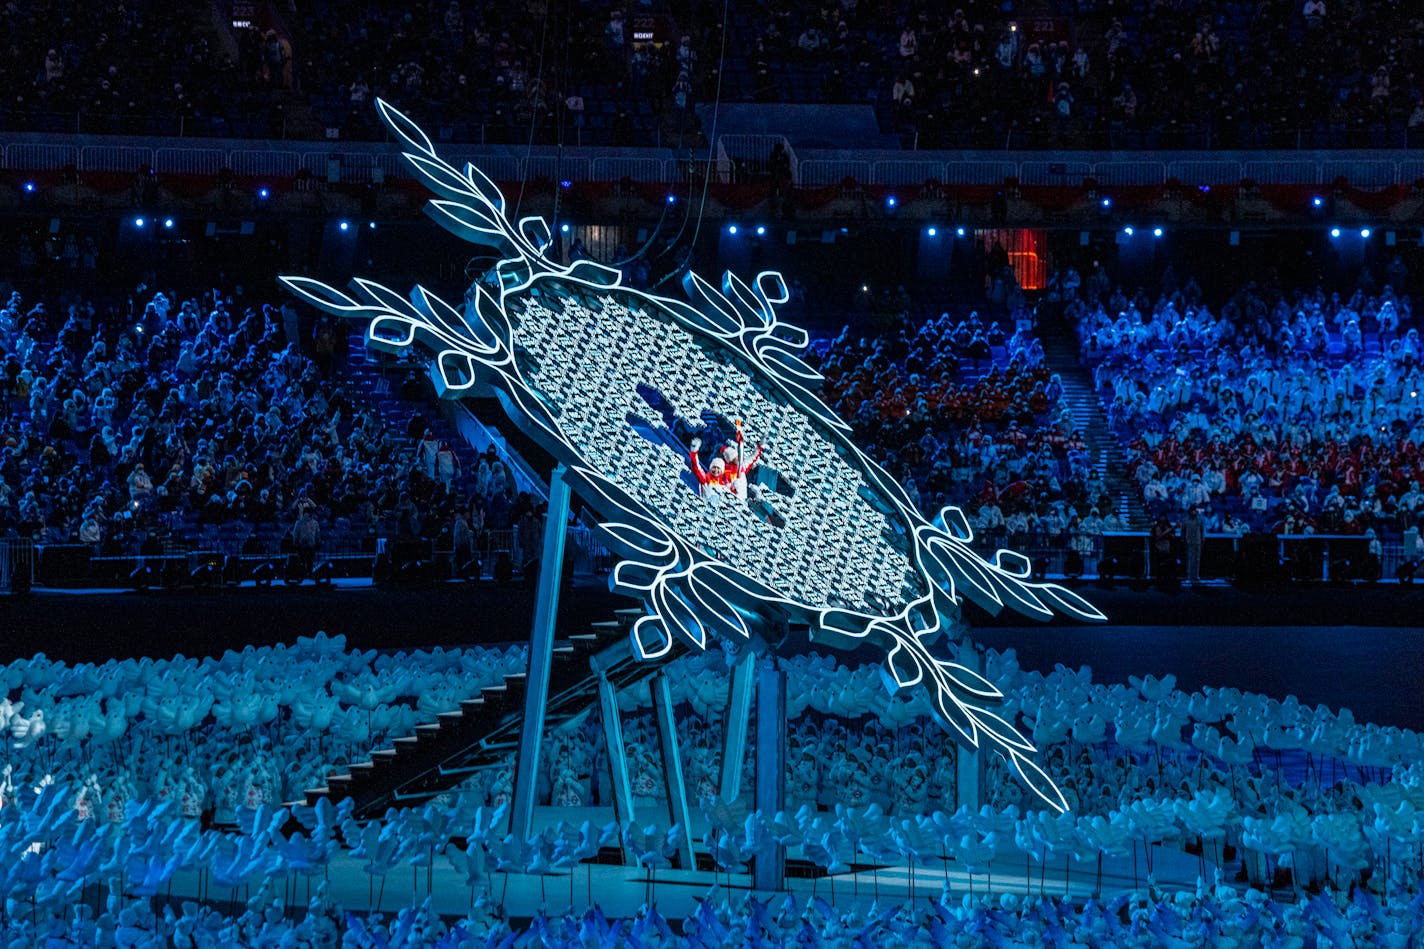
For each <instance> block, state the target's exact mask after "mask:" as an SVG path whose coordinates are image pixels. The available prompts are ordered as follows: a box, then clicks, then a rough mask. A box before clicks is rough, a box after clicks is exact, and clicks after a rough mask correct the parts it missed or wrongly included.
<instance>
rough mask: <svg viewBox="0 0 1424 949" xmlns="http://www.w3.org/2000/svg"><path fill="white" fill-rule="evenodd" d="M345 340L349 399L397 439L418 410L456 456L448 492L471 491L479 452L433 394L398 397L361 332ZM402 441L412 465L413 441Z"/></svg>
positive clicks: (379, 358)
mask: <svg viewBox="0 0 1424 949" xmlns="http://www.w3.org/2000/svg"><path fill="white" fill-rule="evenodd" d="M348 342H349V347H348V352H349V354H350V355H349V356H348V357H347V361H346V369H345V372H344V373H343V374H342V376H341V379H342V381H344V382H346V383H347V384H348V385H349V386H350V388H351V389H352V390H353V394H354V395H355V396H356V397H355V398H353V399H352V402H354V403H356V404H357V405H358V406H363V407H365V408H369V409H370V410H372V411H373V412H375V413H376V415H377V417H378V418H380V420H381V422H382V423H384V424H385V425H386V426H387V427H388V428H389V429H391V430H393V431H395V432H398V433H399V437H400V438H401V439H405V429H406V424H407V423H408V422H409V421H410V417H411V414H412V413H414V412H416V411H419V412H420V414H421V416H422V417H423V418H424V419H425V424H426V425H427V426H428V427H429V428H430V430H431V431H433V432H434V433H435V437H436V438H437V439H438V440H440V441H444V442H448V443H449V445H450V447H451V448H453V449H454V450H455V456H456V457H457V458H459V459H460V473H459V475H458V476H457V477H456V478H455V480H454V482H453V483H452V484H451V492H452V493H453V494H454V495H455V496H456V497H469V496H470V495H471V494H473V493H474V486H475V469H476V468H477V467H478V465H479V455H478V454H477V453H476V452H475V450H474V449H473V448H472V447H470V445H469V443H468V442H466V441H465V439H464V438H462V437H461V436H460V433H459V432H457V431H456V430H455V427H454V426H453V425H451V424H450V423H449V422H448V421H446V420H445V418H444V416H442V415H441V414H440V411H439V407H438V406H437V405H435V404H434V401H435V399H434V396H433V395H431V396H429V397H428V398H426V399H423V400H421V401H420V402H409V401H404V400H402V399H401V398H400V395H399V394H398V392H397V391H396V387H395V385H393V384H392V381H391V379H389V378H387V374H386V373H385V372H383V370H384V369H385V367H384V366H383V365H382V360H383V358H385V357H384V356H383V355H382V354H381V353H378V352H375V351H373V350H371V349H368V348H367V346H366V337H365V335H364V334H363V333H352V334H350V337H349V340H348ZM426 391H429V386H428V384H427V386H426ZM406 444H407V448H408V451H409V458H410V462H411V464H414V463H415V448H416V446H415V442H412V441H407V443H406Z"/></svg>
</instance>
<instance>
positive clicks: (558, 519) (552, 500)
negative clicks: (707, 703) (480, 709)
mask: <svg viewBox="0 0 1424 949" xmlns="http://www.w3.org/2000/svg"><path fill="white" fill-rule="evenodd" d="M565 470H566V469H565V468H564V466H563V465H559V466H558V467H557V468H555V469H554V473H553V475H552V476H551V477H550V478H549V513H548V515H547V517H546V518H545V520H544V547H543V551H542V552H541V553H540V555H539V586H538V590H537V592H536V594H535V599H534V628H533V630H531V632H530V636H529V678H528V682H527V686H528V690H527V691H526V692H525V693H524V730H523V731H521V732H520V734H519V758H518V759H517V760H516V762H515V773H514V804H513V808H512V810H511V812H510V818H509V832H510V833H511V834H514V835H515V839H516V840H528V839H529V838H530V837H532V836H533V834H534V787H535V785H536V784H537V783H538V781H539V744H540V742H541V741H542V740H543V737H544V709H545V708H546V707H547V706H548V704H549V667H550V665H551V664H552V663H553V659H554V623H555V621H556V620H557V618H558V614H559V586H560V582H561V581H562V579H563V572H564V541H565V538H566V537H567V536H568V521H569V483H568V481H566V480H565V479H564V472H565Z"/></svg>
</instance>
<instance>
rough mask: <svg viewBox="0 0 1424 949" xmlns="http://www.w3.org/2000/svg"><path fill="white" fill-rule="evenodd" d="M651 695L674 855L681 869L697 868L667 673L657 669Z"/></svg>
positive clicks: (675, 720)
mask: <svg viewBox="0 0 1424 949" xmlns="http://www.w3.org/2000/svg"><path fill="white" fill-rule="evenodd" d="M648 686H649V691H651V692H652V696H653V715H654V716H655V717H656V718H657V722H658V744H659V746H660V747H661V749H662V754H663V785H664V787H665V788H666V789H667V798H668V813H669V816H670V817H671V818H672V823H673V824H675V825H677V827H678V830H679V833H678V835H677V857H678V860H679V861H680V866H681V868H682V869H684V870H695V869H697V863H696V862H695V861H694V859H693V856H692V812H691V810H690V809H689V808H688V806H687V782H686V781H685V780H684V778H683V775H682V755H681V753H680V750H679V748H678V741H677V719H676V717H675V716H674V715H673V705H672V689H671V688H669V686H668V678H667V673H665V672H659V673H658V674H657V675H655V676H653V679H652V681H651V682H650V683H649V684H648Z"/></svg>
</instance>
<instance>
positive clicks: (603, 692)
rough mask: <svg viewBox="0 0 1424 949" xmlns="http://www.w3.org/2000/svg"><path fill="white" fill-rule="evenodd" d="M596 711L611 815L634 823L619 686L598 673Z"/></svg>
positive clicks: (628, 823) (624, 823) (618, 819)
mask: <svg viewBox="0 0 1424 949" xmlns="http://www.w3.org/2000/svg"><path fill="white" fill-rule="evenodd" d="M598 715H599V718H600V719H601V720H602V724H603V742H604V744H606V745H607V746H608V770H609V772H610V773H609V778H610V780H611V782H612V785H613V819H614V820H616V821H617V822H618V823H620V824H622V825H623V826H625V827H627V826H630V825H631V824H632V823H633V782H632V781H630V780H629V779H628V752H627V749H626V747H625V746H624V744H623V718H622V716H621V715H619V714H618V688H617V686H615V685H614V684H613V683H612V682H611V681H610V680H609V678H608V676H606V675H603V674H602V673H599V676H598Z"/></svg>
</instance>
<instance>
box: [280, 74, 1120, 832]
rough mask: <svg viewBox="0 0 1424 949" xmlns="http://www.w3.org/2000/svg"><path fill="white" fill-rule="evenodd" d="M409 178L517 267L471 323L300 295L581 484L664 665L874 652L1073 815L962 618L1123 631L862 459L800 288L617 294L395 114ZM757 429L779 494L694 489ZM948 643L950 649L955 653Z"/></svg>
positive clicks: (448, 315)
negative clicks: (490, 404) (977, 664)
mask: <svg viewBox="0 0 1424 949" xmlns="http://www.w3.org/2000/svg"><path fill="white" fill-rule="evenodd" d="M377 108H378V109H379V111H380V114H381V118H382V119H383V120H384V122H385V123H386V125H387V127H389V128H390V130H391V131H392V132H393V133H394V134H395V135H396V136H397V137H398V138H399V139H400V140H401V141H402V142H403V143H404V144H405V146H406V149H407V150H406V151H405V153H404V157H405V158H406V160H407V161H408V162H409V163H410V164H411V166H412V167H413V168H414V169H415V171H416V173H417V174H418V175H419V177H420V178H421V179H422V180H423V181H424V182H425V184H426V185H427V186H428V187H429V188H430V189H431V190H432V191H434V192H435V193H436V194H437V195H439V198H438V199H436V200H432V201H430V202H429V203H428V205H427V211H428V213H429V214H430V215H431V216H432V217H433V218H434V219H435V220H436V221H438V222H439V223H440V224H441V225H443V226H444V227H445V228H446V229H447V230H449V231H451V232H452V233H454V234H456V235H458V236H460V237H462V238H464V239H466V240H469V241H471V242H474V243H478V244H486V245H493V246H494V247H496V248H497V249H498V250H499V251H500V252H501V253H502V254H503V259H502V260H501V261H500V262H499V263H498V265H497V266H496V267H495V268H494V269H493V271H492V272H491V273H490V274H489V275H488V277H487V278H486V279H482V280H480V281H477V282H476V283H475V284H474V285H473V286H472V287H471V288H470V289H469V291H468V292H467V294H466V299H465V301H464V305H463V308H461V309H457V308H455V307H453V306H451V305H450V304H448V303H446V302H445V301H443V300H441V299H439V298H438V297H437V296H436V295H435V294H433V293H431V292H430V291H428V290H426V289H425V288H423V287H419V286H417V287H416V288H415V289H414V290H413V291H411V293H410V294H409V296H408V297H407V296H402V295H401V294H399V293H396V292H394V291H392V290H390V289H387V288H386V287H384V286H382V285H380V284H378V283H373V282H371V281H369V280H364V279H359V278H358V279H356V280H355V281H353V283H352V289H351V292H350V293H347V292H344V291H341V290H338V289H335V288H333V287H331V286H328V285H326V284H324V283H321V282H319V281H316V280H312V279H309V278H306V277H283V278H281V279H282V281H283V282H284V283H285V284H286V285H287V287H289V288H290V289H291V290H292V291H293V292H294V293H296V294H297V295H298V296H300V297H302V298H303V299H304V300H306V301H308V302H310V303H311V304H313V305H315V306H317V307H319V308H320V309H322V310H325V311H327V312H329V313H333V314H336V315H338V316H342V317H348V318H354V319H360V320H364V321H368V322H369V326H368V329H367V340H368V344H369V345H370V346H372V347H375V348H377V349H381V350H385V351H389V352H397V351H400V350H403V349H407V348H411V347H415V346H419V347H420V348H422V349H424V350H426V351H428V352H429V353H430V354H431V358H430V371H431V376H432V378H433V380H434V383H435V386H436V389H437V391H438V392H439V394H440V395H441V396H442V397H446V398H459V397H461V396H463V395H465V394H468V393H470V392H471V391H472V390H473V388H474V387H475V386H476V385H477V384H487V385H489V386H490V387H491V388H492V389H493V390H494V392H495V393H496V394H497V395H498V397H499V398H500V400H501V402H502V403H503V405H504V407H505V409H506V411H507V412H508V414H509V417H510V418H511V419H512V420H513V422H514V423H515V424H516V425H518V426H519V427H520V428H521V429H523V430H524V431H525V432H527V433H528V434H529V435H530V436H531V437H533V438H534V439H535V440H536V441H538V442H539V443H540V444H541V445H542V446H543V447H544V448H546V449H547V450H548V451H549V452H550V453H551V454H552V455H553V456H554V457H555V458H556V459H558V461H559V462H561V463H562V464H564V465H565V466H566V467H567V475H566V477H568V478H569V480H570V483H571V485H572V487H573V488H574V490H575V491H576V492H577V493H578V494H579V495H580V496H581V497H582V498H583V500H584V502H585V503H586V504H587V505H588V506H589V507H590V508H591V509H592V510H593V511H595V512H596V513H597V515H598V517H599V518H600V519H601V523H599V524H598V527H599V528H600V530H601V534H602V536H603V538H604V539H605V541H606V542H607V544H608V546H609V547H610V549H611V550H613V551H614V552H615V553H616V554H617V555H618V556H619V557H620V558H621V561H620V562H619V564H618V565H617V567H616V568H615V570H614V572H613V576H612V584H613V586H614V589H616V590H619V591H621V592H624V593H628V594H631V595H634V596H636V597H638V598H640V599H641V600H642V601H643V603H644V605H645V607H646V615H645V616H644V617H643V618H642V619H641V620H640V621H639V622H638V623H637V624H636V626H635V627H634V630H633V637H634V642H633V645H634V648H635V649H636V650H637V652H638V655H639V656H640V657H642V658H644V659H649V660H651V659H656V658H659V657H661V656H663V655H665V654H666V653H667V652H668V651H669V650H670V649H671V648H672V646H673V643H674V642H675V641H681V642H682V643H684V644H686V645H688V646H690V647H692V648H694V649H699V650H700V649H704V648H706V646H707V642H708V634H709V633H713V634H717V635H721V636H727V637H732V638H734V639H745V638H747V637H749V636H750V635H751V634H752V632H753V631H754V630H755V629H756V628H757V627H758V626H760V625H762V624H764V623H768V622H771V623H794V624H798V625H805V626H807V627H808V628H809V629H810V630H811V636H812V638H813V639H814V640H815V641H817V642H819V643H824V644H829V645H833V646H841V647H853V646H856V645H860V644H862V643H869V644H872V645H874V646H876V647H878V648H880V649H881V650H883V651H884V653H885V654H886V662H885V672H886V681H887V683H889V684H890V685H891V687H893V688H911V687H921V688H924V689H926V690H928V692H929V694H930V697H931V699H932V702H931V704H932V707H933V708H934V710H935V712H936V714H937V717H938V718H939V719H940V721H941V722H942V724H943V725H944V726H945V727H946V728H947V729H948V730H950V731H951V733H953V734H954V735H955V736H956V737H957V738H958V739H959V740H960V741H961V742H962V743H963V744H964V745H966V746H969V747H973V748H978V747H981V746H987V747H988V748H991V749H993V750H994V751H997V752H998V753H1000V754H1001V755H1002V756H1003V757H1004V758H1005V759H1006V760H1007V761H1008V763H1009V765H1010V766H1011V767H1012V769H1013V770H1014V772H1015V773H1016V774H1017V775H1018V777H1019V778H1020V779H1021V780H1022V781H1023V782H1024V783H1025V784H1026V785H1027V786H1028V787H1029V788H1030V789H1032V790H1033V791H1034V792H1035V793H1036V794H1037V795H1038V796H1039V797H1040V798H1042V799H1043V801H1044V802H1045V803H1047V804H1048V805H1049V806H1051V807H1053V808H1055V809H1058V810H1065V809H1066V808H1067V803H1066V802H1065V800H1064V798H1063V795H1062V794H1061V793H1060V792H1059V790H1058V789H1057V787H1055V786H1054V784H1053V782H1052V781H1051V780H1050V779H1049V777H1048V775H1047V774H1045V773H1044V772H1043V771H1042V770H1041V769H1040V768H1039V767H1038V766H1037V765H1036V764H1035V763H1034V762H1033V761H1032V759H1031V756H1032V755H1033V754H1034V748H1033V745H1032V744H1031V743H1030V742H1029V741H1027V740H1026V739H1025V738H1023V737H1022V736H1021V735H1020V734H1019V733H1018V732H1017V731H1016V730H1015V728H1014V727H1013V726H1012V725H1011V724H1010V723H1009V722H1007V721H1005V720H1004V719H1003V718H1001V717H1000V716H998V715H996V714H995V713H994V712H993V711H991V706H993V705H995V704H997V703H998V702H999V701H1000V700H1001V699H1002V697H1003V696H1002V693H1000V692H999V690H998V689H997V688H995V687H994V686H993V684H991V683H990V682H988V681H986V680H985V679H984V678H983V677H982V676H980V675H978V674H977V673H975V672H974V671H973V670H971V669H969V668H968V667H966V666H965V665H963V664H961V663H958V662H955V661H954V660H953V658H952V657H951V656H949V655H945V654H944V652H945V647H944V645H943V643H942V642H941V639H942V634H944V633H945V632H947V631H950V630H959V629H962V625H963V624H962V623H961V622H960V598H961V597H967V598H969V599H970V600H972V601H974V602H976V603H978V604H979V605H981V606H983V607H985V608H986V609H988V610H990V611H991V612H996V611H998V610H999V609H1001V608H1002V607H1004V606H1009V607H1012V608H1013V609H1015V610H1017V611H1019V612H1021V613H1024V614H1026V615H1028V616H1033V617H1036V618H1040V619H1046V618H1048V617H1050V616H1052V615H1053V613H1054V612H1055V611H1058V612H1063V613H1066V614H1069V615H1071V616H1074V617H1077V618H1079V619H1083V620H1101V619H1103V618H1104V617H1103V615H1102V614H1101V613H1100V612H1098V610H1097V609H1095V608H1094V607H1093V606H1092V605H1091V604H1089V603H1087V602H1086V601H1084V600H1083V599H1082V598H1081V597H1079V596H1078V595H1077V594H1075V593H1073V592H1072V591H1070V590H1067V589H1064V588H1063V587H1061V586H1058V585H1055V584H1051V583H1043V582H1035V581H1031V580H1030V579H1029V577H1030V569H1029V562H1028V560H1027V558H1025V557H1023V556H1022V555H1020V554H1017V553H1014V552H1012V551H1006V550H1001V551H999V552H998V553H997V554H996V555H995V558H994V561H993V562H992V563H990V562H988V561H985V560H984V559H983V558H981V557H980V556H979V555H978V554H977V553H975V552H974V551H973V550H972V549H971V548H970V546H969V544H970V542H971V541H972V539H973V533H972V531H971V529H970V527H969V524H968V521H967V520H966V518H965V517H964V514H963V513H962V512H961V511H960V510H959V509H958V508H954V507H947V508H945V509H944V510H943V511H941V512H940V515H939V516H938V517H937V518H935V519H934V521H929V520H926V519H925V518H924V517H923V516H922V515H921V514H920V513H919V512H918V511H917V510H916V509H915V507H914V505H913V504H911V502H910V500H909V498H908V497H907V496H906V494H905V492H904V490H903V489H902V488H901V487H900V485H899V484H898V483H896V481H895V480H894V479H893V478H891V477H890V475H889V474H887V473H886V472H885V471H884V470H883V469H882V468H881V467H880V466H879V465H877V464H876V463H875V462H873V461H872V460H870V459H869V458H868V457H866V456H865V454H863V453H862V452H861V451H860V450H859V449H858V448H857V447H856V446H855V445H854V444H853V443H852V442H851V441H850V438H849V431H848V429H847V427H846V425H845V424H844V422H842V421H841V420H840V419H839V418H838V417H837V416H836V415H835V414H834V413H833V412H832V411H831V409H830V408H829V407H828V406H826V404H825V403H824V402H822V401H821V399H820V398H819V396H818V394H817V392H818V390H819V388H820V382H821V377H820V375H819V374H818V373H817V372H815V371H814V370H813V369H811V368H810V367H809V366H808V365H807V364H806V363H805V362H803V361H802V359H801V357H800V353H801V352H803V351H804V348H805V345H806V343H807V336H806V334H805V332H804V331H802V330H800V329H799V328H797V327H794V326H789V325H787V324H785V323H782V322H781V321H780V320H779V319H778V318H777V315H776V308H777V306H778V305H780V304H782V303H784V302H785V301H786V299H787V290H786V284H785V282H784V281H783V279H782V277H781V275H780V274H777V273H771V272H767V273H761V274H758V275H757V276H756V278H755V279H754V280H752V281H751V282H746V281H743V280H741V279H739V278H738V277H736V276H734V275H732V274H731V273H728V274H726V275H725V276H724V277H723V280H722V285H721V287H720V288H718V287H716V286H713V285H712V284H709V283H708V282H707V281H705V280H703V279H702V278H701V277H699V276H698V275H697V274H695V273H688V274H687V275H686V276H685V278H684V280H683V287H684V289H685V291H686V294H687V299H685V300H676V299H670V298H667V297H662V296H656V295H654V294H651V293H645V292H641V291H638V290H634V289H631V288H628V287H624V286H622V285H621V275H620V273H619V272H618V271H617V270H614V269H611V268H608V267H604V266H602V265H600V264H597V263H594V262H592V261H588V260H580V261H576V262H574V263H572V264H569V265H565V264H562V263H559V262H558V261H556V260H554V259H551V257H549V256H546V252H547V251H548V250H549V249H550V246H551V239H550V232H549V227H548V225H547V224H546V223H545V221H544V220H543V219H542V218H539V217H532V216H531V217H523V218H520V219H519V220H518V221H517V222H514V223H511V222H510V221H509V219H508V218H507V217H506V204H505V200H504V197H503V196H502V194H501V193H500V191H499V189H498V187H497V186H496V185H495V184H494V183H493V182H492V181H490V179H489V178H487V177H486V176H485V175H484V174H483V173H482V172H481V171H480V170H479V169H478V168H476V167H474V166H473V165H469V164H467V165H465V167H464V168H463V169H458V168H455V167H454V166H452V165H450V164H448V163H446V162H445V161H444V160H442V159H441V158H440V156H439V155H438V154H437V153H436V151H435V148H434V146H433V145H432V144H431V142H430V139H429V138H428V137H427V136H426V135H425V133H424V132H422V131H421V129H420V128H419V127H418V126H416V125H415V123H413V122H412V121H411V120H410V119H409V118H407V117H406V116H404V115H402V114H401V113H400V112H398V111H397V110H395V109H394V108H392V107H391V106H389V105H388V104H386V103H385V102H377ZM732 418H735V419H737V420H739V421H740V423H741V424H742V425H743V426H744V427H745V430H746V432H747V433H748V435H749V437H750V438H752V439H754V440H756V441H758V442H761V443H764V444H765V445H766V446H767V453H766V455H765V456H764V465H765V467H766V469H767V470H768V471H770V472H772V473H773V474H774V480H773V482H772V484H771V486H770V487H768V488H767V489H766V490H765V491H758V492H757V493H756V494H755V496H754V497H751V498H748V499H742V498H739V497H736V496H734V495H732V494H730V493H727V492H721V491H699V490H698V486H697V484H696V482H695V481H691V482H690V481H689V475H688V456H687V449H686V447H685V444H684V440H685V428H684V429H683V432H682V434H679V430H678V427H679V426H680V425H686V424H696V423H695V422H694V423H688V422H687V420H697V419H710V420H713V422H714V424H715V420H719V419H720V420H727V419H732ZM946 638H947V637H946Z"/></svg>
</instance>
